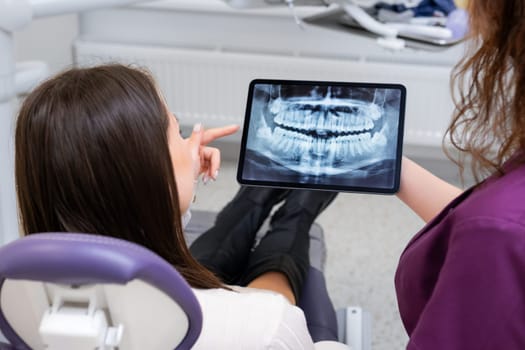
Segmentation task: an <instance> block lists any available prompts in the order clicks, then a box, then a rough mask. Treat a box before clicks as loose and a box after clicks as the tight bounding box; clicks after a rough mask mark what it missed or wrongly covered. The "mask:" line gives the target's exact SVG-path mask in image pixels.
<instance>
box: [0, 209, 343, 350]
mask: <svg viewBox="0 0 525 350" xmlns="http://www.w3.org/2000/svg"><path fill="white" fill-rule="evenodd" d="M214 216H215V213H210V212H194V213H193V219H192V223H193V224H192V225H189V226H188V227H187V228H186V231H187V236H188V241H191V240H193V239H195V238H196V237H197V236H198V235H199V234H200V233H202V232H203V230H205V229H206V228H207V227H208V226H209V225H211V224H212V223H213V220H214ZM310 235H311V242H312V245H311V251H315V250H317V248H316V246H317V247H319V244H323V239H322V230H321V229H320V227H319V226H316V225H315V226H314V227H313V228H312V230H311V232H310ZM317 258H319V256H318V257H317ZM321 259H323V257H321ZM299 306H300V307H301V308H303V310H304V312H305V316H306V320H307V324H308V328H309V331H310V333H311V335H312V338H313V340H314V342H315V348H316V349H326V350H328V349H334V350H336V349H348V347H347V346H346V345H343V344H342V343H338V342H336V341H333V340H336V339H337V321H336V319H335V312H334V309H333V306H332V304H331V302H330V299H329V298H328V294H327V292H326V286H325V282H324V276H323V275H322V273H321V272H320V270H318V269H317V268H316V267H315V266H313V267H312V268H311V271H310V273H309V275H308V277H307V280H306V285H305V290H304V293H303V296H302V297H301V300H300V302H299ZM201 327H202V313H201V309H200V306H199V303H198V301H197V299H196V297H195V295H194V294H193V292H192V290H191V288H190V286H189V285H188V284H187V283H186V281H185V280H184V279H183V278H182V277H181V275H180V274H179V273H178V272H177V271H176V269H174V268H173V267H172V266H171V265H169V264H168V263H167V262H165V261H164V260H163V259H162V258H160V257H159V256H157V255H156V254H154V253H153V252H151V251H149V250H147V249H145V248H143V247H141V246H138V245H136V244H133V243H130V242H127V241H123V240H120V239H115V238H110V237H105V236H98V235H90V234H82V233H78V234H73V233H42V234H36V235H30V236H27V237H24V238H21V239H18V240H16V241H14V242H12V243H10V244H8V245H6V246H3V247H0V331H1V332H2V333H3V334H4V336H5V338H6V339H7V340H8V341H9V344H2V343H0V350H8V349H9V350H15V349H16V350H25V349H34V350H37V349H38V350H40V349H48V350H58V349H75V350H84V349H90V350H91V349H100V350H112V349H117V348H118V349H121V350H135V349H141V350H144V349H159V350H160V349H190V348H191V347H192V346H193V344H194V343H195V342H196V340H197V339H198V337H199V334H200V331H201ZM233 336H234V335H233Z"/></svg>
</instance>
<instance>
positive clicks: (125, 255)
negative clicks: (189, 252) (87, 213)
mask: <svg viewBox="0 0 525 350" xmlns="http://www.w3.org/2000/svg"><path fill="white" fill-rule="evenodd" d="M6 279H14V280H32V281H42V282H49V283H58V284H68V285H77V284H78V285H84V284H95V283H113V284H126V283H128V282H130V281H132V280H141V281H144V282H146V283H148V284H150V285H151V286H153V287H155V288H157V289H159V290H161V291H162V292H164V293H165V294H166V295H167V296H168V297H170V298H171V299H173V300H174V301H175V302H176V303H177V304H178V305H179V306H180V307H181V308H182V310H184V312H185V313H186V315H187V316H188V320H189V328H188V332H187V333H186V336H185V338H184V339H183V341H182V342H181V343H180V344H179V346H178V347H177V348H176V349H189V348H191V347H192V345H193V344H194V343H195V342H196V340H197V338H198V337H199V334H200V331H201V328H202V313H201V309H200V306H199V303H198V301H197V299H196V297H195V295H194V294H193V291H192V290H191V288H190V286H189V285H188V283H187V282H186V281H185V280H184V279H183V277H182V276H181V275H180V274H179V273H178V272H177V270H176V269H175V268H174V267H173V266H171V265H170V264H168V263H167V262H166V261H165V260H163V259H162V258H160V257H159V256H158V255H156V254H154V253H153V252H151V251H149V250H147V249H145V248H144V247H141V246H139V245H137V244H134V243H130V242H127V241H124V240H120V239H116V238H111V237H104V236H97V235H91V234H81V233H40V234H33V235H30V236H27V237H24V238H21V239H19V240H16V241H14V242H11V243H9V244H7V245H5V246H3V247H0V294H1V292H2V286H3V283H4V281H5V280H6ZM0 329H1V330H2V333H4V335H5V337H6V338H7V339H8V340H9V341H10V343H11V344H12V345H13V346H14V347H15V348H16V349H29V347H28V346H27V345H26V344H25V343H24V342H23V340H22V339H21V338H20V337H19V336H18V335H17V334H16V333H15V332H14V330H13V329H12V327H11V326H10V325H9V323H8V321H7V319H6V317H5V315H4V313H3V311H2V309H1V305H0Z"/></svg>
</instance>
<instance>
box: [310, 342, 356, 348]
mask: <svg viewBox="0 0 525 350" xmlns="http://www.w3.org/2000/svg"><path fill="white" fill-rule="evenodd" d="M314 347H315V350H352V348H351V347H350V346H348V345H346V344H343V343H339V342H336V341H331V340H323V341H319V342H317V343H315V344H314Z"/></svg>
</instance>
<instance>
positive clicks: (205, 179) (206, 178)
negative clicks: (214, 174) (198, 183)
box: [202, 175, 210, 185]
mask: <svg viewBox="0 0 525 350" xmlns="http://www.w3.org/2000/svg"><path fill="white" fill-rule="evenodd" d="M208 181H210V178H209V177H208V175H204V176H203V177H202V183H203V184H205V185H206V184H207V183H208Z"/></svg>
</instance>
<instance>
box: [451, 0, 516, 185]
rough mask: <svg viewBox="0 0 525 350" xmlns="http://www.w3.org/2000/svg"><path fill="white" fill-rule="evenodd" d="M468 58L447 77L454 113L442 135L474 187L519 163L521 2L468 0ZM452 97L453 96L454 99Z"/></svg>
mask: <svg viewBox="0 0 525 350" xmlns="http://www.w3.org/2000/svg"><path fill="white" fill-rule="evenodd" d="M469 13H470V27H471V35H470V36H471V38H470V39H471V40H470V47H469V54H468V55H466V56H465V57H464V58H463V59H462V60H461V61H460V62H459V64H458V65H457V66H456V67H455V70H454V72H453V79H452V85H453V86H454V87H455V88H454V90H453V95H454V97H455V104H456V112H455V114H454V116H453V120H452V123H451V125H450V127H449V128H448V130H447V134H448V137H449V139H450V141H451V143H452V145H453V146H454V147H455V148H456V149H457V150H459V151H460V152H459V155H457V156H450V153H448V154H449V156H450V157H451V159H452V160H454V161H455V162H456V163H457V164H458V165H459V166H460V168H461V172H462V173H463V171H464V166H465V163H466V160H467V158H469V160H470V162H471V166H470V168H471V171H472V173H473V175H474V177H475V179H476V181H477V182H479V181H480V180H481V178H482V177H484V176H486V175H488V174H490V173H493V172H497V173H499V174H500V175H502V174H503V173H504V169H503V163H504V162H505V161H506V160H508V159H509V158H510V157H512V156H514V155H515V156H517V158H516V161H517V162H520V163H523V162H525V157H524V155H523V153H524V152H523V151H524V150H525V1H524V0H502V1H494V0H470V1H469ZM456 94H457V95H456Z"/></svg>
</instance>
